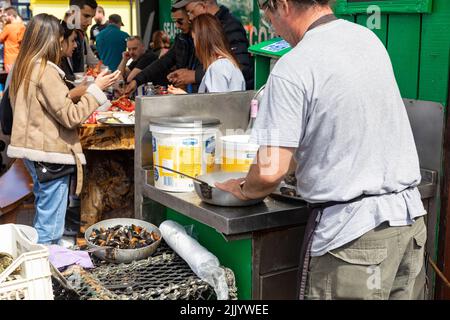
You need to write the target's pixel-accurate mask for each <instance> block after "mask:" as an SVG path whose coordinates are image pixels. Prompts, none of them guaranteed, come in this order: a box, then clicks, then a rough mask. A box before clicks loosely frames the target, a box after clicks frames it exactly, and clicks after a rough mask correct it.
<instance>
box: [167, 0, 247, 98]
mask: <svg viewBox="0 0 450 320" xmlns="http://www.w3.org/2000/svg"><path fill="white" fill-rule="evenodd" d="M174 7H175V8H183V7H184V9H185V10H186V12H187V14H188V16H189V19H190V20H192V19H194V18H195V17H197V16H199V15H201V14H204V13H209V14H212V15H214V16H216V18H217V19H219V21H220V23H221V24H222V27H223V30H224V32H225V35H226V37H227V40H228V42H229V44H230V48H231V51H232V52H233V54H234V55H235V56H236V58H237V60H238V62H239V64H240V65H241V68H242V73H243V74H244V78H245V83H246V88H247V90H251V89H253V88H254V72H253V69H254V66H253V58H252V56H251V55H250V53H249V52H248V46H249V42H248V39H247V34H246V32H245V29H244V27H243V26H242V23H241V22H240V21H239V20H238V19H237V18H236V17H234V16H233V15H232V14H231V13H230V10H229V9H228V8H227V7H225V6H219V5H218V4H217V1H216V0H182V1H179V2H177V3H176V4H174ZM203 75H204V73H203V69H201V70H196V72H195V78H194V75H193V74H192V72H191V71H188V70H176V71H175V72H173V73H171V74H170V75H169V80H170V81H171V82H172V83H173V84H174V85H175V86H180V85H183V84H186V83H187V82H190V81H195V82H196V83H200V82H201V80H202V78H203Z"/></svg>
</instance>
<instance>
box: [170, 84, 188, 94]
mask: <svg viewBox="0 0 450 320" xmlns="http://www.w3.org/2000/svg"><path fill="white" fill-rule="evenodd" d="M167 92H168V93H170V94H187V92H186V91H184V90H183V89H181V88H175V87H174V86H173V85H171V84H170V85H169V86H168V87H167Z"/></svg>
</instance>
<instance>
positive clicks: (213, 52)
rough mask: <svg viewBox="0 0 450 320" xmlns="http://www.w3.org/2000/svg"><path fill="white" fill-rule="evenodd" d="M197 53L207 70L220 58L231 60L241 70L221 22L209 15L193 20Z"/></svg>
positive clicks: (202, 15)
mask: <svg viewBox="0 0 450 320" xmlns="http://www.w3.org/2000/svg"><path fill="white" fill-rule="evenodd" d="M192 33H193V34H194V46H195V53H196V55H197V57H198V59H199V60H200V62H201V63H202V64H203V68H204V69H205V70H206V69H208V67H209V66H210V65H211V64H212V63H213V62H214V61H216V60H217V59H218V58H219V57H224V58H227V59H229V60H230V61H231V62H232V63H233V64H234V65H235V66H236V67H237V68H240V66H239V63H238V62H237V59H236V57H235V56H234V54H233V52H232V51H231V49H230V45H229V43H228V40H227V38H226V36H225V32H224V31H223V28H222V25H221V24H220V21H219V20H218V19H217V18H216V17H215V16H213V15H211V14H209V13H205V14H201V15H199V16H197V17H195V18H194V20H192Z"/></svg>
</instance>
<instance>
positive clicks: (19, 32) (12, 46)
mask: <svg viewBox="0 0 450 320" xmlns="http://www.w3.org/2000/svg"><path fill="white" fill-rule="evenodd" d="M5 14H6V18H5V22H6V25H5V27H4V28H3V31H2V33H0V42H2V43H4V47H5V51H4V52H5V53H4V65H5V71H6V72H8V73H9V71H10V70H11V67H12V65H13V64H14V62H15V61H16V58H17V55H18V54H19V49H20V43H21V42H22V38H23V35H24V33H25V24H24V23H23V21H22V18H20V16H19V14H18V13H17V10H16V8H14V7H9V8H6V9H5Z"/></svg>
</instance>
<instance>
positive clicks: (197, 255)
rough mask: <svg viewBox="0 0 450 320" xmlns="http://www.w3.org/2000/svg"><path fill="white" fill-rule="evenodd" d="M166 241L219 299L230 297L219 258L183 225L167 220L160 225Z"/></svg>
mask: <svg viewBox="0 0 450 320" xmlns="http://www.w3.org/2000/svg"><path fill="white" fill-rule="evenodd" d="M159 229H160V230H161V234H162V236H163V238H164V240H165V241H166V243H167V244H168V245H169V246H170V247H171V248H172V250H174V251H175V252H176V253H177V254H178V255H179V256H180V257H181V258H183V260H184V261H186V263H187V264H188V265H189V267H190V268H191V269H192V271H193V272H194V273H195V274H196V275H197V276H198V277H199V278H200V279H202V280H204V281H206V282H207V283H208V284H210V285H211V286H212V287H213V288H214V291H215V292H216V295H217V299H218V300H227V299H228V285H227V282H226V278H225V271H224V270H223V269H222V268H220V264H219V259H217V257H216V256H215V255H213V254H212V253H211V252H209V251H208V250H206V249H205V248H204V247H203V246H202V245H200V244H199V243H198V242H197V240H195V239H193V238H192V237H190V236H189V235H188V234H187V233H186V230H185V229H184V227H183V226H181V225H180V224H178V223H176V222H175V221H172V220H166V221H164V222H163V223H161V225H160V226H159Z"/></svg>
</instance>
